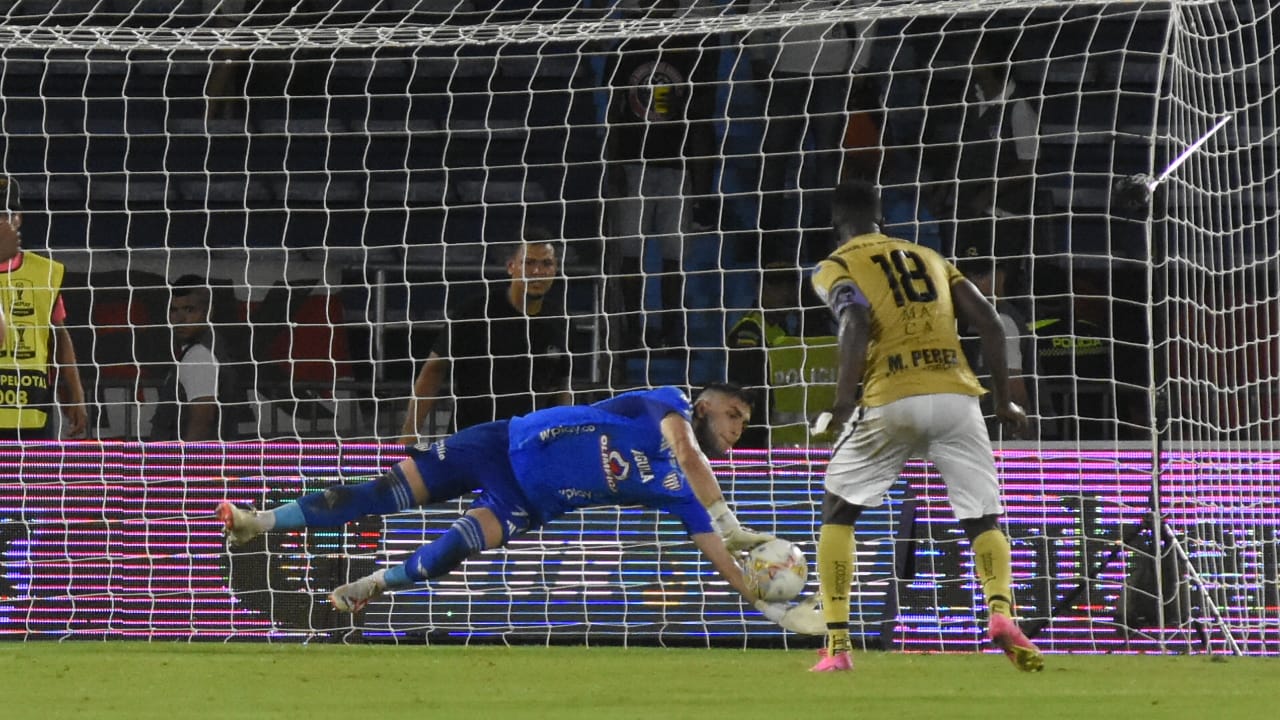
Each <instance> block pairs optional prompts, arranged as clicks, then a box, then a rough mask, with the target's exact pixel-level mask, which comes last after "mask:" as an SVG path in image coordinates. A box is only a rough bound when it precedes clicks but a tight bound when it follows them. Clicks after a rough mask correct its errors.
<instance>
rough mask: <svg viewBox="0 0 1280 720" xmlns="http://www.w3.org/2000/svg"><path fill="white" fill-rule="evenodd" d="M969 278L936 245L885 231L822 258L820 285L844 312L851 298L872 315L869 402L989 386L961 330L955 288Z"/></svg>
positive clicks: (865, 380) (865, 394)
mask: <svg viewBox="0 0 1280 720" xmlns="http://www.w3.org/2000/svg"><path fill="white" fill-rule="evenodd" d="M963 280H964V275H962V274H961V273H960V271H959V270H957V269H956V267H955V266H954V265H952V264H951V263H949V262H947V260H946V259H945V258H943V257H942V256H941V255H939V254H938V253H937V252H934V251H933V250H931V249H929V248H927V247H924V246H921V245H916V244H915V243H910V242H907V241H905V240H898V239H897V238H892V237H889V236H887V235H882V234H880V233H869V234H866V235H858V236H856V237H854V238H851V239H850V240H848V241H847V242H845V243H844V244H843V245H841V246H840V247H839V248H837V249H836V251H835V252H833V253H831V254H830V255H828V256H827V257H826V258H825V259H824V260H823V261H822V262H820V263H818V266H817V268H815V269H814V271H813V287H814V289H815V290H816V291H817V292H818V296H819V297H821V298H822V300H823V302H825V303H826V304H827V307H829V308H831V311H832V312H833V313H835V314H836V316H837V317H839V315H840V313H841V312H842V311H843V310H844V308H846V307H848V306H849V305H850V304H858V305H863V306H864V307H866V308H867V312H868V315H869V316H870V318H871V336H870V338H869V343H868V345H867V365H866V370H865V372H864V373H863V377H862V404H863V405H865V406H867V407H878V406H881V405H887V404H888V403H891V402H893V401H895V400H900V399H902V398H904V397H910V396H912V395H930V394H936V393H958V394H961V395H973V396H979V395H982V394H983V393H984V392H986V391H985V390H984V389H983V388H982V385H981V384H980V383H979V382H978V378H977V376H975V375H974V373H973V370H971V369H970V368H969V363H968V361H967V360H965V357H964V352H963V351H962V350H961V347H960V334H959V332H958V331H957V330H956V311H955V305H954V304H953V303H952V300H951V286H952V285H954V284H955V283H957V282H961V281H963Z"/></svg>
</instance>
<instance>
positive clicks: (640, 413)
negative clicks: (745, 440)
mask: <svg viewBox="0 0 1280 720" xmlns="http://www.w3.org/2000/svg"><path fill="white" fill-rule="evenodd" d="M671 413H677V414H679V415H680V417H682V418H684V419H685V420H686V421H690V422H691V421H692V415H693V411H692V407H691V405H690V403H689V398H688V396H686V395H685V394H684V393H683V392H681V391H680V390H678V389H676V388H673V387H661V388H657V389H655V390H641V391H636V392H629V393H623V394H622V395H618V396H617V397H614V398H610V399H608V400H603V401H601V402H598V403H595V404H593V405H587V406H573V405H566V406H560V407H554V408H547V409H546V410H539V411H538V412H535V413H531V414H529V415H524V416H522V417H517V418H512V420H511V424H510V427H509V431H510V435H509V437H510V452H511V467H512V469H513V470H514V471H515V477H516V482H517V484H518V485H519V486H520V490H521V492H523V494H524V496H525V498H526V499H527V500H528V501H529V504H530V507H529V510H530V512H531V513H533V514H535V515H537V516H538V517H537V520H538V521H539V523H545V522H548V521H550V520H552V519H554V518H556V517H559V516H561V515H563V514H565V513H567V512H569V511H570V510H577V509H580V508H584V507H594V506H599V505H642V506H644V507H650V508H657V509H660V510H665V511H667V512H670V513H672V514H674V515H676V516H677V517H679V518H680V520H681V521H682V522H683V523H684V526H685V529H686V530H687V531H688V532H689V534H691V535H692V534H697V533H703V532H711V518H710V516H709V515H708V514H707V510H706V508H704V507H702V503H700V502H698V499H697V497H695V496H694V494H693V488H691V487H690V486H689V482H688V480H687V479H686V478H685V476H684V473H683V472H682V471H681V470H680V466H679V465H677V464H676V460H675V457H674V455H673V454H672V452H671V448H670V447H669V446H668V444H667V442H666V440H665V439H664V438H663V437H662V429H661V424H662V419H663V418H664V417H666V416H667V415H669V414H671Z"/></svg>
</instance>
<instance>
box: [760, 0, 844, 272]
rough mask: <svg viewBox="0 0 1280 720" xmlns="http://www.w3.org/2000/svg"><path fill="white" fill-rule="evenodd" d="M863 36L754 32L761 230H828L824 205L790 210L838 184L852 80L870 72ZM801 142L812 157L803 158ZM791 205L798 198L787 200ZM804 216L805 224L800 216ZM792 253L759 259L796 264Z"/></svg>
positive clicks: (775, 3)
mask: <svg viewBox="0 0 1280 720" xmlns="http://www.w3.org/2000/svg"><path fill="white" fill-rule="evenodd" d="M836 4H837V3H836V2H835V0H751V2H750V5H749V8H750V11H751V12H753V13H754V12H765V11H779V10H801V9H803V10H819V9H822V7H824V6H831V7H834V6H836ZM864 30H865V28H862V27H859V26H857V25H853V24H849V25H846V24H841V23H835V24H830V25H798V26H795V27H789V28H785V29H783V30H758V31H752V32H751V33H749V34H748V36H747V42H748V43H749V45H750V53H751V70H752V75H753V76H754V77H755V78H756V79H757V80H766V79H767V80H769V82H768V83H767V84H766V85H765V86H764V87H763V88H762V90H761V91H762V93H763V94H764V95H765V97H767V98H768V99H767V101H766V103H765V110H764V115H765V130H764V139H763V143H762V148H761V149H762V152H763V154H764V163H763V166H762V167H761V170H760V192H761V198H760V228H761V229H762V230H766V231H767V230H782V229H795V228H801V227H810V226H818V225H823V226H825V225H826V220H827V218H828V217H829V215H830V210H829V201H828V200H825V199H823V200H822V201H820V202H816V203H812V204H810V203H808V202H801V203H796V202H791V201H789V200H787V199H786V197H787V196H786V195H785V193H788V192H789V191H792V190H793V189H794V191H795V192H796V195H810V196H811V195H812V194H811V193H802V192H801V191H803V190H805V189H806V188H812V189H814V190H815V191H816V192H817V193H821V194H822V195H823V197H824V198H825V197H826V196H828V195H829V194H830V189H831V188H832V187H834V186H835V184H836V183H837V182H838V181H839V170H840V165H841V162H840V160H841V154H842V153H841V141H842V139H843V137H844V134H845V129H846V126H847V117H846V109H847V107H848V102H849V94H850V84H851V82H852V77H853V75H854V74H855V73H857V72H858V71H860V70H861V69H862V68H863V67H865V66H866V64H867V59H868V58H867V54H866V53H865V52H863V50H864V46H863V45H862V44H861V42H860V41H859V38H860V36H861V34H862V33H863V31H864ZM806 138H808V139H810V140H811V142H812V145H813V149H812V151H810V152H806V145H805V143H806ZM792 197H795V196H792ZM806 215H807V216H808V217H807V218H806V217H805V216H806ZM794 253H795V249H794V248H790V247H778V246H777V243H776V242H773V241H771V239H770V238H765V239H763V246H762V248H761V258H762V259H763V260H764V261H765V262H766V263H767V262H768V260H770V259H783V260H786V259H794Z"/></svg>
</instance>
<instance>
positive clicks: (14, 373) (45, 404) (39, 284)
mask: <svg viewBox="0 0 1280 720" xmlns="http://www.w3.org/2000/svg"><path fill="white" fill-rule="evenodd" d="M0 199H3V201H4V214H3V215H0V305H2V306H3V308H4V314H5V317H6V318H7V319H8V324H9V328H8V332H7V333H5V335H4V346H3V349H2V350H0V438H6V439H20V440H42V439H55V438H56V437H57V431H58V428H57V426H56V425H55V424H54V423H52V422H50V420H51V419H52V418H51V416H52V414H53V404H54V389H55V385H56V387H57V391H58V392H57V395H58V397H57V400H58V402H59V403H60V404H61V406H62V413H63V415H64V416H65V418H66V426H65V427H64V428H63V432H62V434H63V435H65V436H69V437H75V436H78V435H81V434H83V433H84V431H85V428H86V426H87V425H88V414H87V412H86V410H85V405H84V387H83V385H81V383H80V370H79V368H78V367H77V366H76V350H75V346H74V345H72V344H71V335H70V334H69V333H68V332H67V328H66V327H65V326H64V322H65V321H66V317H67V311H66V307H65V306H64V305H63V302H62V276H63V273H64V268H63V266H62V263H60V262H56V261H54V260H50V259H48V258H45V257H42V256H40V255H37V254H35V253H32V252H27V251H25V250H23V249H22V192H21V188H20V187H19V185H18V181H17V180H15V179H13V178H10V177H0Z"/></svg>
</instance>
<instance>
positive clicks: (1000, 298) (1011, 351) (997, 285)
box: [956, 244, 1035, 439]
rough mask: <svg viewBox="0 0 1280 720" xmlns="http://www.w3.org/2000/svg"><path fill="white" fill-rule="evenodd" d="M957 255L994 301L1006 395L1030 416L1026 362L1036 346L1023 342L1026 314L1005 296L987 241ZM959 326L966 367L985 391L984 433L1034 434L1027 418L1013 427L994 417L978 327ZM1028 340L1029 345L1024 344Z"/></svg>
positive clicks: (1001, 269) (1000, 266)
mask: <svg viewBox="0 0 1280 720" xmlns="http://www.w3.org/2000/svg"><path fill="white" fill-rule="evenodd" d="M957 255H958V256H959V257H958V259H957V261H956V265H957V267H959V269H960V271H961V272H962V273H964V276H965V277H966V278H967V279H968V280H969V282H971V283H973V285H974V287H976V288H977V289H978V291H979V292H981V293H982V294H983V296H985V297H986V298H987V299H988V300H990V301H991V302H992V303H993V304H994V305H995V308H996V315H997V316H998V317H999V319H1000V324H1001V325H1002V326H1004V334H1005V353H1004V356H1005V364H1006V365H1007V366H1008V376H1009V399H1010V400H1011V401H1013V402H1014V403H1016V404H1017V405H1018V406H1019V407H1021V408H1023V409H1025V410H1026V411H1027V413H1028V415H1029V418H1030V417H1031V416H1034V414H1035V413H1034V412H1033V411H1032V409H1031V408H1032V404H1031V396H1030V393H1029V392H1028V384H1027V381H1026V376H1029V375H1030V376H1032V377H1033V378H1034V373H1033V371H1032V369H1031V367H1028V366H1029V365H1031V364H1032V363H1034V362H1035V348H1034V343H1027V342H1024V337H1025V336H1024V331H1025V329H1026V326H1027V322H1026V319H1025V316H1024V315H1023V314H1022V313H1021V312H1020V311H1019V310H1018V308H1017V307H1015V306H1014V304H1013V303H1012V302H1010V301H1009V300H1008V299H1007V298H1005V295H1004V293H1005V277H1006V270H1005V263H1004V262H1002V261H999V260H997V259H996V258H994V257H992V256H991V254H990V245H989V244H988V245H987V247H985V248H981V247H979V246H976V245H969V246H967V247H963V248H961V249H960V250H959V251H958V252H957ZM960 330H961V336H960V337H961V347H962V348H963V349H964V356H965V359H966V360H968V361H969V367H970V368H971V369H972V370H973V372H974V374H975V375H977V376H978V381H979V382H981V383H982V387H984V388H986V389H987V391H988V394H986V395H983V396H982V398H981V401H980V402H981V406H982V414H983V416H984V417H985V418H986V420H987V433H988V434H989V435H990V436H991V437H992V439H999V438H1000V437H1001V434H1002V433H1003V434H1004V435H1005V436H1006V437H1007V438H1011V439H1026V438H1031V437H1034V436H1035V427H1034V425H1033V424H1032V423H1031V422H1030V419H1029V420H1028V424H1027V426H1025V427H1021V428H1012V427H1006V426H1005V424H1004V423H1002V422H1000V419H999V418H998V417H996V414H995V408H994V407H993V405H992V400H993V397H994V396H993V395H992V394H991V389H992V387H991V370H990V368H988V367H987V366H986V357H985V356H984V355H983V353H982V344H981V338H980V337H979V336H978V335H977V330H978V329H977V328H976V327H972V326H966V327H962V328H960ZM1028 344H1029V345H1031V347H1024V346H1025V345H1028Z"/></svg>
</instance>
